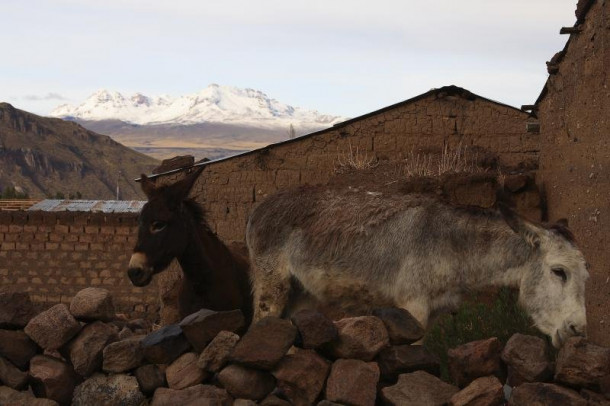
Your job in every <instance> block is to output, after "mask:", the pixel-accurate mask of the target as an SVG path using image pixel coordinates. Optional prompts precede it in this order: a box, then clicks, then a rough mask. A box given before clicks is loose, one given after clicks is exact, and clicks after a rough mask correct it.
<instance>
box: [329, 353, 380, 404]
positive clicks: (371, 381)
mask: <svg viewBox="0 0 610 406" xmlns="http://www.w3.org/2000/svg"><path fill="white" fill-rule="evenodd" d="M378 382H379V367H378V366H377V364H376V363H374V362H364V361H361V360H357V359H339V360H337V361H335V362H334V363H333V365H332V367H331V371H330V375H329V377H328V381H327V382H326V399H327V400H330V401H331V402H337V403H341V404H346V405H352V406H373V405H374V404H375V399H376V398H377V383H378Z"/></svg>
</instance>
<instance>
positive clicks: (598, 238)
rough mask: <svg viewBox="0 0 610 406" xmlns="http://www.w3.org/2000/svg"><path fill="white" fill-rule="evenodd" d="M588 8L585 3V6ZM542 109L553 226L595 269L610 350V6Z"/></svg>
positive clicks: (556, 78)
mask: <svg viewBox="0 0 610 406" xmlns="http://www.w3.org/2000/svg"><path fill="white" fill-rule="evenodd" d="M584 3H586V1H581V2H580V4H584ZM581 28H582V31H581V33H579V34H572V35H571V38H570V41H569V43H568V46H567V48H566V51H567V52H566V54H565V57H564V58H563V60H562V61H561V62H560V63H559V71H558V72H557V73H556V74H554V75H551V76H550V77H549V80H548V82H547V84H546V89H545V91H546V95H544V96H543V97H542V99H541V101H540V103H539V106H538V107H539V117H540V123H541V148H542V152H541V157H540V161H541V170H540V175H541V176H539V178H540V179H543V180H544V182H545V184H546V185H547V188H546V189H547V196H548V206H549V214H550V218H551V219H552V220H553V219H557V218H561V217H567V218H568V220H569V222H570V228H571V229H573V231H574V232H575V235H576V238H577V240H578V244H579V246H580V247H581V249H582V250H583V252H584V254H585V257H586V258H587V261H588V262H589V263H590V265H591V272H590V273H591V279H590V280H589V283H588V284H587V311H588V323H589V335H590V336H591V338H592V339H593V340H595V341H596V342H599V343H601V344H603V345H606V346H608V345H610V313H609V311H608V309H609V307H608V304H609V303H610V283H609V282H608V275H609V274H608V269H609V268H610V256H609V255H608V244H609V243H610V138H609V136H610V91H609V89H608V86H610V83H609V82H610V77H609V75H608V70H609V67H610V46H609V45H608V44H610V30H609V29H608V28H610V3H608V2H603V1H595V2H594V4H593V6H592V7H591V9H590V10H589V12H588V14H587V16H586V19H585V20H584V22H583V24H582V25H581Z"/></svg>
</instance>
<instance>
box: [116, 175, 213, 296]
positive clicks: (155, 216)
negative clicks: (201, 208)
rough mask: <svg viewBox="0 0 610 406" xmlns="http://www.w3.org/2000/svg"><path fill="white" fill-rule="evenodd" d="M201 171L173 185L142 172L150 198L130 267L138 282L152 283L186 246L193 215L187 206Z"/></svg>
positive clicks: (142, 213)
mask: <svg viewBox="0 0 610 406" xmlns="http://www.w3.org/2000/svg"><path fill="white" fill-rule="evenodd" d="M200 173H201V169H200V170H198V171H195V172H193V173H192V174H190V175H188V176H187V177H185V178H184V179H182V180H180V181H178V182H176V183H174V184H172V185H167V186H159V187H155V184H154V183H153V182H152V181H151V180H150V179H148V178H147V177H146V175H142V179H141V186H142V191H143V192H144V193H145V194H146V197H148V202H147V203H146V204H145V205H144V207H143V208H142V212H141V213H140V217H139V219H138V241H137V243H136V246H135V248H134V250H133V251H134V252H133V255H132V256H131V260H130V261H129V270H128V271H127V275H128V276H129V279H130V280H131V283H133V284H134V285H135V286H146V285H148V284H149V283H150V281H151V280H152V277H153V275H155V274H157V273H159V272H161V271H163V270H164V269H165V268H167V267H168V266H169V264H170V263H171V262H172V260H173V259H174V258H176V257H179V256H181V255H182V253H183V252H184V250H185V249H186V246H187V244H188V242H189V236H190V231H191V230H192V227H193V216H192V213H190V212H189V211H188V210H186V208H185V206H186V204H187V203H188V201H187V196H188V193H189V191H190V190H191V187H192V186H193V183H194V182H195V180H196V179H197V177H198V176H199V174H200Z"/></svg>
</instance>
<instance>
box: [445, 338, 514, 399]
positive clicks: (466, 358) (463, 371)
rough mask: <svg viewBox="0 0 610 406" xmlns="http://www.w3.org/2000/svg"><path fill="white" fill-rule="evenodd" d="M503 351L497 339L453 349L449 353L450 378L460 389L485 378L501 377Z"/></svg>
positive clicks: (479, 341)
mask: <svg viewBox="0 0 610 406" xmlns="http://www.w3.org/2000/svg"><path fill="white" fill-rule="evenodd" d="M501 351H502V344H501V343H500V341H499V340H498V339H497V338H496V337H492V338H488V339H486V340H478V341H473V342H470V343H467V344H463V345H460V346H459V347H456V348H452V349H450V350H449V351H448V352H447V357H448V369H449V376H450V377H451V379H452V380H453V382H454V383H455V384H456V385H458V386H459V387H460V388H463V387H465V386H466V385H468V384H469V383H470V382H472V381H473V380H474V379H476V378H480V377H483V376H489V375H496V376H498V377H501V376H502V364H501V362H500V352H501Z"/></svg>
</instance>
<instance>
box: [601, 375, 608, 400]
mask: <svg viewBox="0 0 610 406" xmlns="http://www.w3.org/2000/svg"><path fill="white" fill-rule="evenodd" d="M599 391H600V392H601V393H603V394H604V395H605V396H606V398H607V399H610V375H606V376H604V377H601V378H600V379H599Z"/></svg>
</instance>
